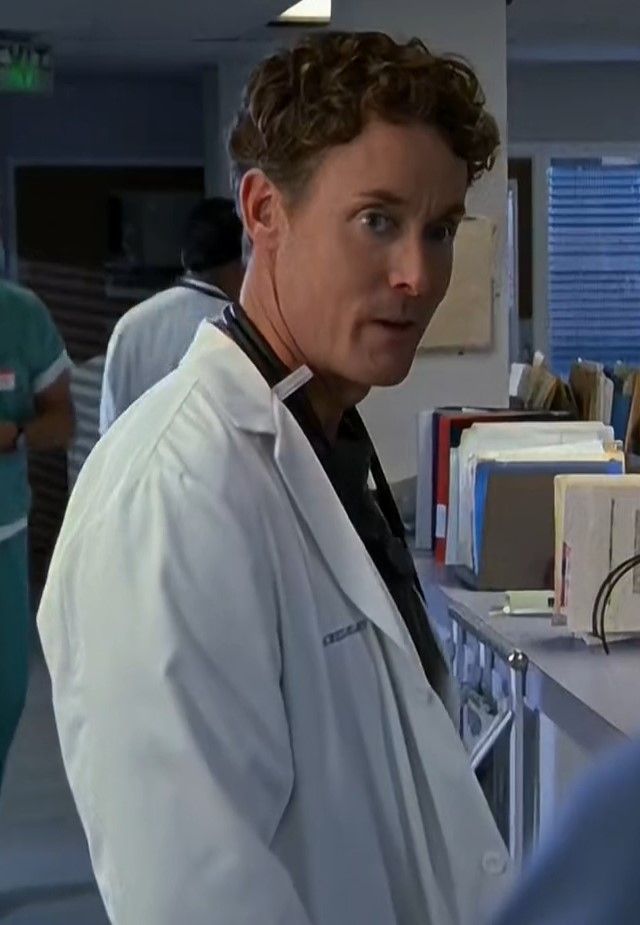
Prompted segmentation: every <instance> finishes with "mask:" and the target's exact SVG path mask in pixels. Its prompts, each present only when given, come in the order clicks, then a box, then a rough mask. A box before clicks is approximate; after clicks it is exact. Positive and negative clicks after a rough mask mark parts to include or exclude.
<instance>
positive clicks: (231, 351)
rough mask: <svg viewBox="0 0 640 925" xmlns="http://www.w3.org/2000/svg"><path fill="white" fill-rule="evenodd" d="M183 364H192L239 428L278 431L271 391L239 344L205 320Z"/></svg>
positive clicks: (205, 385) (212, 395) (219, 404)
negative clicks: (274, 418)
mask: <svg viewBox="0 0 640 925" xmlns="http://www.w3.org/2000/svg"><path fill="white" fill-rule="evenodd" d="M183 363H186V364H188V365H191V366H192V368H193V369H194V371H196V375H197V377H198V381H199V382H200V384H201V385H202V386H203V387H204V388H205V389H206V390H207V392H208V393H209V395H210V397H211V399H212V401H213V403H214V404H215V406H216V408H217V409H219V411H220V413H221V414H222V415H223V417H225V418H227V419H228V420H229V421H230V422H231V423H232V424H233V426H234V427H236V428H238V429H239V430H244V431H248V432H249V433H256V434H272V435H273V434H275V423H274V420H273V411H272V409H271V390H270V389H269V386H268V384H267V383H266V381H265V379H264V377H263V376H262V375H261V373H260V372H258V370H257V369H256V367H255V366H254V364H253V363H252V362H251V360H250V359H249V357H248V356H246V354H244V353H243V352H242V350H241V349H240V347H238V346H237V344H234V342H233V341H232V340H231V339H230V338H229V337H227V335H226V334H225V333H224V332H223V331H221V330H220V328H217V327H216V325H215V324H213V323H212V322H211V321H202V322H201V323H200V326H199V328H198V330H197V333H196V336H195V339H194V341H193V343H192V344H191V347H190V348H189V351H188V353H187V355H186V357H185V358H184V360H183Z"/></svg>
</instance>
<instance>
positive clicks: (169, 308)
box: [100, 278, 229, 435]
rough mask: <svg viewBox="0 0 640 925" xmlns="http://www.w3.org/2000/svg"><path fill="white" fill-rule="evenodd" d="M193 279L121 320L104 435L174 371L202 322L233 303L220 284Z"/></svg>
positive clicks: (106, 378) (109, 373) (103, 406)
mask: <svg viewBox="0 0 640 925" xmlns="http://www.w3.org/2000/svg"><path fill="white" fill-rule="evenodd" d="M189 283H190V285H189V286H188V287H187V286H172V287H171V288H170V289H164V290H163V291H162V292H158V293H156V294H155V295H153V296H151V298H149V299H146V300H145V301H144V302H140V304H139V305H134V307H133V308H131V309H129V311H128V312H126V313H125V314H124V315H123V316H122V318H120V319H119V320H118V323H117V324H116V326H115V328H114V329H113V332H112V334H111V337H110V338H109V345H108V347H107V356H106V360H105V366H104V375H103V378H102V394H101V396H100V434H101V435H102V434H104V433H106V432H107V430H108V429H109V428H110V427H111V425H112V424H113V422H114V421H115V420H116V418H119V417H120V415H121V414H122V412H123V411H126V410H127V408H128V407H129V405H132V404H133V403H134V401H137V399H138V398H140V396H141V395H144V393H145V392H146V391H148V389H150V388H151V387H152V386H154V385H155V384H156V382H160V380H161V379H164V377H165V376H168V375H169V373H170V372H173V370H174V369H175V368H176V367H177V366H178V364H179V363H180V361H181V360H182V358H183V356H184V355H185V353H186V352H187V350H188V349H189V347H190V345H191V342H192V340H193V338H194V337H195V334H196V331H197V330H198V327H199V326H200V324H201V323H202V322H203V321H204V320H205V319H207V318H217V317H218V316H219V315H220V314H221V312H222V309H223V308H224V306H225V305H227V304H228V303H229V298H228V296H226V295H225V293H224V292H222V290H221V289H218V288H217V287H216V286H212V285H210V284H209V283H205V282H204V281H203V280H197V279H195V278H194V279H190V280H189Z"/></svg>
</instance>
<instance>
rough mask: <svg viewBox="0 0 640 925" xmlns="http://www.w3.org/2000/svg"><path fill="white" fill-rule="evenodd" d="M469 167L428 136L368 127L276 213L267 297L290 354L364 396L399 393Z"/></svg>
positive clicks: (419, 129)
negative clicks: (392, 388) (394, 389)
mask: <svg viewBox="0 0 640 925" xmlns="http://www.w3.org/2000/svg"><path fill="white" fill-rule="evenodd" d="M466 192H467V168H466V164H465V162H464V161H463V160H461V159H460V158H458V157H457V156H456V155H455V154H453V152H452V151H451V149H450V147H449V146H448V145H447V143H446V142H445V141H444V140H443V138H442V136H441V135H440V134H439V133H438V131H437V130H435V129H432V128H428V127H424V126H419V125H409V126H402V125H391V124H388V123H384V122H379V121H376V122H371V123H369V124H368V125H367V127H366V128H365V130H364V131H363V132H362V133H361V134H360V135H359V136H358V138H356V139H355V140H354V141H353V142H351V143H350V144H347V145H341V146H338V147H335V148H332V149H330V150H329V151H328V153H327V154H326V155H325V156H324V158H323V159H322V161H321V162H320V165H319V166H318V168H317V170H316V171H315V173H314V175H313V177H312V179H311V180H310V181H309V185H308V187H307V189H306V190H305V191H304V193H303V195H302V197H301V198H300V199H299V200H298V201H296V203H295V204H293V205H290V206H289V207H288V208H287V209H286V211H285V212H284V213H283V217H282V221H281V228H280V229H279V232H278V236H277V243H276V247H275V252H274V261H275V262H274V272H275V290H276V294H277V298H278V302H279V307H280V312H281V315H282V319H283V321H284V323H285V325H286V328H287V331H288V335H289V336H290V338H291V340H292V341H293V343H294V344H295V345H296V347H297V352H298V353H299V354H301V356H302V357H303V358H304V359H305V360H306V362H307V364H308V365H309V366H310V367H311V368H312V369H313V370H314V371H315V372H317V373H320V374H321V375H325V376H327V377H330V378H333V379H337V380H338V381H342V382H344V383H345V384H348V385H350V386H353V387H355V392H361V393H362V395H364V394H366V392H367V391H368V389H369V388H371V386H374V385H375V386H388V385H395V384H397V383H399V382H401V381H402V380H403V379H404V378H405V376H406V375H407V373H408V372H409V370H410V368H411V364H412V362H413V359H414V356H415V352H416V349H417V347H418V344H419V342H420V340H421V338H422V335H423V334H424V331H425V329H426V327H427V325H428V324H429V322H430V321H431V319H432V317H433V315H434V312H435V310H436V308H437V307H438V305H439V304H440V302H441V301H442V299H443V298H444V296H445V293H446V291H447V288H448V285H449V281H450V278H451V268H452V257H453V238H454V236H455V232H456V228H457V226H458V223H459V222H460V220H461V218H462V215H463V212H464V200H465V195H466Z"/></svg>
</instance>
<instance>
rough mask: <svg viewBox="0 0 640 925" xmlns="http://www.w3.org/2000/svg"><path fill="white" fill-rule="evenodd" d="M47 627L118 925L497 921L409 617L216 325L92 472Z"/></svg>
mask: <svg viewBox="0 0 640 925" xmlns="http://www.w3.org/2000/svg"><path fill="white" fill-rule="evenodd" d="M38 623H39V627H40V633H41V637H42V642H43V646H44V652H45V656H46V659H47V663H48V665H49V668H50V671H51V676H52V679H53V700H54V708H55V715H56V720H57V725H58V730H59V734H60V740H61V743H62V752H63V757H64V761H65V766H66V769H67V773H68V775H69V779H70V782H71V786H72V789H73V792H74V795H75V798H76V802H77V805H78V809H79V812H80V816H81V818H82V821H83V823H84V826H85V829H86V832H87V835H88V840H89V846H90V851H91V856H92V859H93V864H94V868H95V872H96V875H97V880H98V884H99V886H100V890H101V892H102V895H103V898H104V900H105V904H106V908H107V910H108V912H109V914H110V916H111V919H112V921H113V922H114V923H116V925H175V923H177V922H184V923H185V925H459V923H477V922H478V921H479V920H480V917H481V914H482V912H481V910H482V909H483V907H484V906H485V904H486V903H488V902H490V901H491V900H492V899H497V898H499V897H501V895H502V893H503V891H504V889H505V886H506V881H507V871H508V866H509V864H508V856H507V853H506V850H505V847H504V845H503V843H502V841H501V839H500V836H499V834H498V831H497V829H496V826H495V824H494V822H493V819H492V817H491V814H490V811H489V808H488V806H487V804H486V802H485V800H484V797H483V795H482V793H481V790H480V788H479V786H478V784H477V782H476V780H475V778H474V776H473V774H472V771H471V769H470V767H469V763H468V760H467V756H466V754H465V751H464V749H463V746H462V745H461V743H460V741H459V739H458V736H457V734H456V732H455V730H454V728H453V725H452V723H451V721H450V719H449V717H448V715H447V714H446V712H445V710H444V708H443V706H442V704H441V702H440V700H439V699H438V697H436V695H435V694H434V693H433V691H432V690H431V688H430V687H429V686H428V684H427V682H426V681H425V677H424V674H423V671H422V668H421V666H420V663H419V661H418V658H417V655H416V652H415V649H414V648H413V646H412V643H411V640H410V637H409V635H408V633H407V631H406V629H405V626H404V623H403V621H402V619H401V617H400V615H399V613H398V611H397V609H396V607H395V604H394V602H393V599H392V598H391V596H390V595H389V593H388V591H387V588H386V586H385V585H384V583H383V581H382V580H381V578H380V576H379V573H378V572H377V570H376V568H375V567H374V565H373V563H372V561H371V560H370V558H369V556H368V554H367V552H366V551H365V549H364V547H363V545H362V543H361V541H360V539H359V537H358V535H357V534H356V532H355V531H354V529H353V528H352V526H351V523H350V522H349V520H348V518H347V516H346V514H345V513H344V510H343V508H342V507H341V505H340V503H339V502H338V500H337V498H336V496H335V494H334V491H333V489H332V487H331V484H330V483H329V481H328V480H327V478H326V476H325V473H324V471H323V469H322V467H321V465H320V463H319V462H318V460H317V458H316V456H315V454H314V452H313V450H312V449H311V446H310V445H309V443H308V441H307V439H306V437H305V436H304V435H303V433H302V431H301V430H300V428H299V426H298V424H297V422H296V421H295V419H294V418H293V416H292V415H291V414H290V413H289V411H288V410H287V409H286V408H285V406H284V405H283V404H282V403H281V402H280V401H279V399H278V398H277V397H276V396H275V395H274V394H273V393H272V392H271V391H270V389H269V388H268V386H267V385H266V383H265V381H264V380H263V378H262V377H261V375H260V374H259V373H258V371H257V370H256V368H255V367H254V365H253V364H252V362H251V361H250V360H249V359H248V358H247V357H246V356H245V355H244V354H243V353H242V352H241V350H240V349H239V348H238V347H237V346H236V345H235V344H234V343H232V342H231V341H230V340H229V339H228V338H227V337H226V336H225V335H224V334H223V333H221V332H220V331H219V330H217V329H216V328H215V327H214V326H213V325H210V324H206V323H205V324H203V325H202V326H201V328H200V330H199V332H198V335H197V337H196V340H195V342H194V344H193V346H192V347H191V349H190V350H189V353H188V354H187V356H186V358H185V360H184V361H183V363H182V364H181V366H180V367H179V369H178V370H177V371H176V372H175V373H173V374H172V375H171V376H170V377H169V378H168V379H166V380H164V382H162V383H160V385H159V386H157V387H156V388H155V389H153V390H152V391H151V392H150V393H148V394H147V395H146V396H145V397H144V398H143V399H142V400H141V401H140V402H138V403H137V404H136V405H135V406H134V407H133V408H131V409H130V410H129V411H128V412H127V413H126V414H125V415H124V416H123V417H122V418H121V419H120V421H119V422H118V423H117V425H116V426H114V427H113V428H112V429H111V430H110V431H109V433H108V434H107V436H106V437H105V438H104V439H103V440H102V441H101V443H100V444H99V445H98V447H97V448H96V450H95V451H94V453H93V454H92V456H91V457H90V458H89V460H88V462H87V463H86V465H85V467H84V469H83V471H82V472H81V474H80V478H79V480H78V483H77V486H76V489H75V492H74V494H73V497H72V498H71V502H70V505H69V510H68V513H67V516H66V520H65V523H64V526H63V528H62V532H61V534H60V538H59V541H58V545H57V548H56V551H55V555H54V557H53V561H52V564H51V570H50V574H49V579H48V582H47V585H46V588H45V591H44V595H43V599H42V604H41V607H40V612H39V615H38Z"/></svg>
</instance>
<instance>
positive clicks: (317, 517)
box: [272, 396, 417, 657]
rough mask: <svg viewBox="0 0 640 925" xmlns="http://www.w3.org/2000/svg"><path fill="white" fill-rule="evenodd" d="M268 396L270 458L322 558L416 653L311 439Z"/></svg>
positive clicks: (385, 628) (379, 622) (366, 610)
mask: <svg viewBox="0 0 640 925" xmlns="http://www.w3.org/2000/svg"><path fill="white" fill-rule="evenodd" d="M272 402H273V415H274V420H275V425H276V439H275V450H274V452H275V461H276V464H277V466H278V469H279V471H280V474H281V476H282V479H283V481H284V483H285V486H286V488H287V490H288V492H289V494H290V496H291V498H292V499H293V502H294V504H295V506H296V508H297V510H298V512H299V514H300V516H301V518H302V519H303V520H304V521H305V523H306V525H307V527H308V528H309V531H310V533H311V535H312V536H313V539H314V540H315V542H316V543H317V545H318V548H319V550H320V553H321V555H322V558H323V559H324V561H325V562H326V564H327V566H328V568H329V569H330V570H331V572H332V573H333V575H334V577H335V579H336V581H337V582H338V584H339V585H340V587H341V588H342V590H343V591H344V593H345V594H346V595H347V597H348V598H349V599H350V601H351V602H352V603H353V604H354V605H355V607H357V609H358V610H359V611H360V612H361V613H362V614H363V615H364V616H366V617H367V618H368V619H369V620H371V621H372V622H373V623H375V624H376V626H377V627H379V629H381V630H382V632H384V633H385V634H386V635H387V636H389V637H390V638H391V639H392V640H393V641H394V642H395V643H396V645H398V646H399V647H400V648H401V649H402V650H404V651H405V652H407V653H411V654H412V655H414V656H415V650H413V645H412V643H411V639H410V637H409V635H408V632H407V630H406V629H405V627H404V624H403V623H402V622H401V619H400V617H399V614H398V611H397V608H396V606H395V603H394V601H393V598H392V597H391V595H390V594H389V591H388V590H387V588H386V585H385V584H384V582H383V580H382V578H381V577H380V574H379V573H378V570H377V569H376V567H375V565H374V564H373V562H372V561H371V559H370V558H369V554H368V553H367V551H366V549H365V548H364V545H363V543H362V541H361V539H360V537H359V536H358V534H357V533H356V531H355V530H354V528H353V526H352V524H351V522H350V520H349V518H348V517H347V514H346V513H345V511H344V508H343V507H342V505H341V504H340V501H339V500H338V497H337V495H336V493H335V491H334V489H333V487H332V485H331V483H330V482H329V479H328V478H327V476H326V474H325V472H324V469H323V468H322V466H321V465H320V463H319V461H318V459H317V457H316V455H315V453H314V451H313V449H312V447H311V445H310V444H309V442H308V440H307V439H306V437H305V436H304V435H303V433H302V431H301V430H300V428H299V426H298V424H297V422H296V421H295V419H294V418H293V416H292V415H291V414H290V412H289V411H288V410H287V409H286V408H285V406H284V405H283V404H282V402H281V401H280V400H279V399H278V398H277V397H275V396H272ZM416 657H417V656H416Z"/></svg>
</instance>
